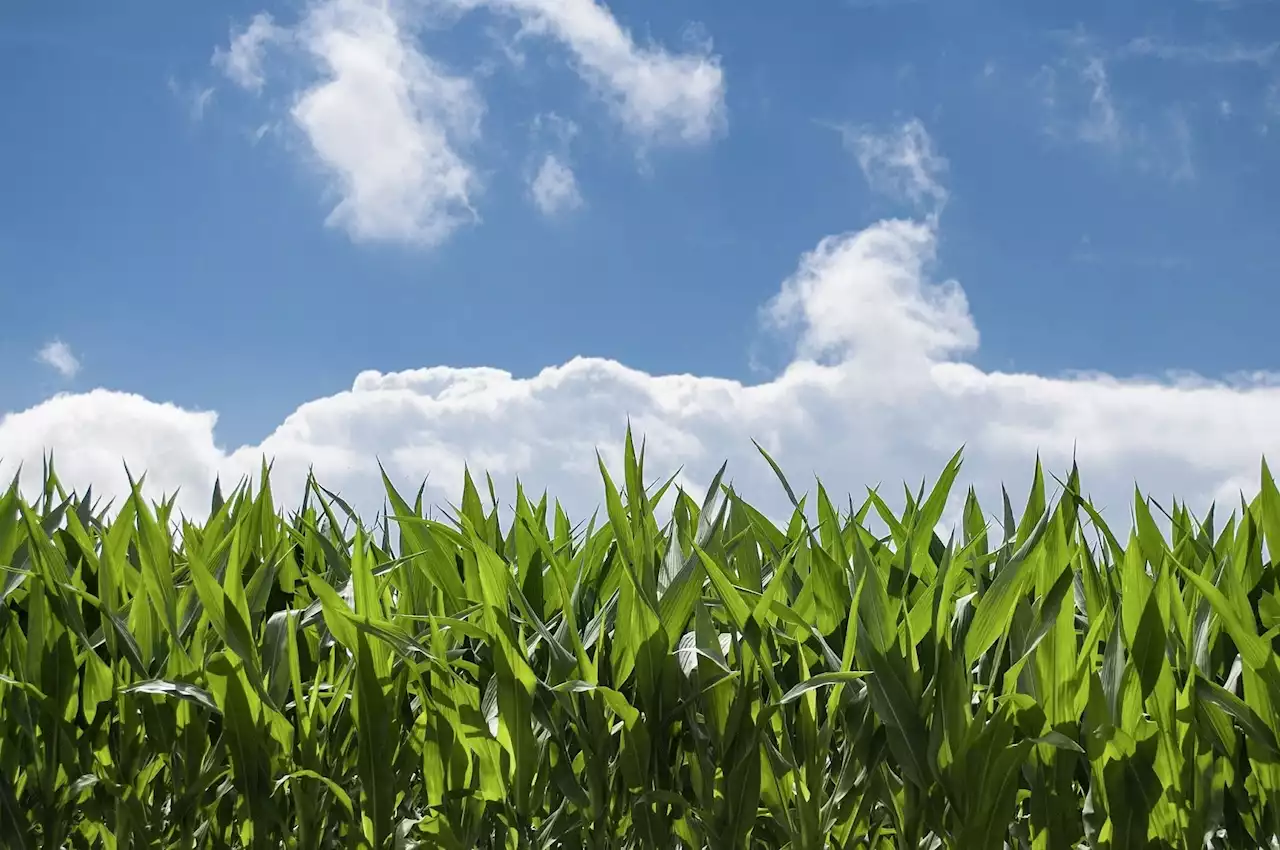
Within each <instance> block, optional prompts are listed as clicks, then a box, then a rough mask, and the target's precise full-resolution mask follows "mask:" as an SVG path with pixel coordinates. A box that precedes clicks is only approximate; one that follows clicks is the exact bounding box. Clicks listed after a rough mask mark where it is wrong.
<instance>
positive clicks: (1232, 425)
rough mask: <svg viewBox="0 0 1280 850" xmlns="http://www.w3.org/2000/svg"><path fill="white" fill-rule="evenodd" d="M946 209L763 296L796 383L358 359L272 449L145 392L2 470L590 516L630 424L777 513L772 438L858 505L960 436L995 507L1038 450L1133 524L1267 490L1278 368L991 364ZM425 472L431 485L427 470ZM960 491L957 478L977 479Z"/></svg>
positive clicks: (81, 404) (832, 243)
mask: <svg viewBox="0 0 1280 850" xmlns="http://www.w3.org/2000/svg"><path fill="white" fill-rule="evenodd" d="M939 226H940V225H939V220H938V218H937V217H936V216H929V217H927V218H926V219H925V220H923V221H917V220H908V219H890V220H884V221H879V222H875V223H873V224H871V225H869V226H867V227H865V228H863V229H861V230H857V231H851V232H849V233H843V234H834V235H831V236H828V237H827V238H825V239H823V240H821V241H820V242H819V243H818V244H817V246H816V247H815V248H814V249H813V250H811V251H810V252H809V253H807V254H806V255H805V256H804V257H802V258H801V259H800V261H799V263H798V267H797V269H796V271H795V272H794V274H793V275H791V277H790V278H788V279H787V280H786V281H784V282H782V284H781V287H780V290H779V292H778V294H777V295H776V296H775V298H774V299H772V300H771V301H770V302H769V303H768V304H766V305H765V306H764V308H763V311H764V315H765V318H766V320H767V321H768V322H769V323H770V324H771V325H773V326H775V327H777V328H785V329H787V331H788V332H789V333H791V334H793V335H794V337H795V350H794V355H793V356H792V358H791V362H790V363H789V364H788V365H787V366H786V367H785V369H783V370H782V371H781V373H780V374H778V375H777V376H775V377H773V378H771V379H769V380H765V381H762V382H759V383H744V382H741V381H736V380H729V379H725V378H719V377H713V376H699V375H692V374H680V375H654V374H649V373H646V372H643V371H639V370H636V369H632V368H629V367H627V366H625V365H624V364H622V363H619V362H616V361H613V360H606V359H598V358H575V359H573V360H571V361H569V362H567V363H564V364H561V365H556V366H550V367H548V368H545V369H543V370H541V371H539V372H537V373H535V374H531V375H525V376H517V375H512V374H510V373H508V372H505V371H501V370H497V369H486V368H451V367H442V366H437V367H432V368H424V369H416V370H408V371H403V372H391V373H382V372H376V371H368V372H363V373H361V374H359V375H358V376H356V377H355V380H354V381H353V383H352V384H351V386H350V389H347V390H345V391H342V392H338V393H335V394H334V395H330V396H325V397H321V398H317V399H314V400H312V401H310V402H307V403H306V404H303V405H302V406H300V407H299V408H298V409H297V410H296V411H294V412H293V413H292V414H291V415H289V416H288V417H287V418H286V419H285V420H284V421H283V422H282V423H281V424H280V425H279V426H278V427H277V428H275V429H274V430H273V431H272V432H271V433H270V434H268V435H266V437H265V438H264V439H263V440H261V441H260V442H256V443H253V444H248V445H242V446H235V447H225V446H222V445H220V444H219V442H218V440H217V437H216V424H217V418H216V416H215V415H214V414H213V413H211V412H201V411H189V410H184V409H180V408H178V407H174V406H172V405H167V404H162V403H158V402H155V401H151V400H148V399H145V398H141V397H139V396H136V395H129V394H125V393H118V392H109V391H106V390H95V391H94V392H92V393H85V394H78V395H70V394H64V395H60V396H57V397H55V398H53V399H50V400H48V401H46V402H44V403H42V404H39V405H36V406H35V407H33V408H30V409H28V410H25V411H21V412H14V413H11V414H9V415H7V416H5V417H4V418H3V419H2V420H0V458H3V461H0V478H3V477H4V476H5V475H11V474H12V470H13V467H14V465H15V464H17V463H20V462H22V461H27V463H26V466H25V467H24V469H25V473H24V474H25V475H26V476H27V477H26V478H25V479H24V481H25V483H26V484H27V485H28V486H33V485H34V484H35V481H34V478H33V476H35V475H37V474H38V470H39V468H40V463H39V460H40V458H41V456H42V453H43V452H44V451H45V450H47V449H50V448H52V449H54V450H55V453H56V454H55V460H56V462H57V465H58V467H59V469H60V471H61V473H62V474H63V476H64V478H65V480H66V481H67V482H68V483H70V484H72V485H75V486H79V487H81V488H83V487H84V486H85V485H87V484H89V483H90V482H92V483H93V485H94V491H95V492H116V493H118V492H120V488H122V487H123V481H124V478H123V471H122V467H121V460H122V459H127V460H128V462H129V465H130V469H131V470H132V471H133V472H134V473H135V474H137V473H139V472H141V471H142V470H148V471H149V475H150V478H149V479H148V480H149V482H150V483H151V484H152V485H153V486H154V487H155V488H156V492H159V491H165V492H173V491H174V489H175V488H178V487H179V486H181V487H182V495H181V497H180V498H179V505H180V506H181V507H183V509H184V510H187V511H189V512H193V513H199V512H201V511H203V510H206V509H207V508H206V505H207V497H208V492H209V487H210V486H211V484H212V481H213V479H214V477H215V476H216V475H221V476H222V478H223V480H224V483H225V482H227V481H229V480H236V479H238V478H239V477H240V476H242V475H252V474H253V473H255V472H256V470H257V468H258V464H259V463H260V461H261V459H262V457H263V456H264V455H265V456H266V457H268V458H271V459H273V460H274V464H275V466H274V475H275V482H276V485H277V487H280V488H283V490H282V491H281V492H285V493H289V492H296V490H295V489H291V488H299V487H300V486H301V484H302V482H303V480H304V477H305V475H306V473H307V470H308V468H311V467H314V469H315V471H316V474H317V475H318V477H320V478H321V479H322V481H323V482H325V483H326V485H327V486H330V487H331V488H335V489H337V490H339V491H340V492H341V493H342V494H343V495H344V497H346V498H348V499H349V500H351V501H353V502H354V503H355V504H356V505H357V506H359V507H360V508H361V509H363V510H364V511H368V512H370V513H372V512H374V511H376V510H377V509H378V508H380V506H381V504H382V497H381V484H380V480H379V476H378V467H377V460H381V461H382V463H383V464H384V465H385V466H386V468H387V470H388V472H389V474H390V475H391V477H392V479H393V480H394V481H396V482H397V483H398V484H400V485H402V486H404V487H407V488H416V486H417V485H418V484H419V483H420V482H421V481H422V479H423V478H427V479H428V488H427V496H428V499H429V501H430V502H432V503H434V504H436V505H440V506H443V505H446V504H448V503H450V502H452V503H456V501H457V498H458V492H459V486H460V481H461V475H462V469H463V464H464V463H466V464H469V465H470V466H471V468H472V469H473V470H477V471H478V470H487V471H489V472H490V473H492V475H493V477H494V480H495V482H496V483H497V484H498V485H499V486H500V493H501V494H503V495H504V496H505V497H506V498H508V499H509V498H510V495H511V493H512V483H513V481H514V479H515V477H516V476H519V477H520V478H521V480H522V481H523V482H524V483H525V485H526V487H527V488H530V489H533V490H535V491H541V490H542V489H543V488H546V489H548V490H549V491H550V492H551V494H553V495H554V496H555V497H558V498H560V499H561V500H562V502H563V503H564V504H565V505H566V507H567V508H568V509H570V510H572V511H573V512H574V514H575V515H578V516H582V515H584V513H586V512H590V511H591V510H593V509H595V508H596V507H597V506H598V504H599V495H600V492H601V491H600V483H599V478H598V472H597V470H596V466H595V455H594V452H595V451H596V450H597V449H599V450H601V452H602V454H603V456H604V457H605V459H606V462H607V463H609V464H610V465H611V466H612V467H613V468H614V469H615V470H617V469H618V462H619V458H620V445H621V439H622V436H623V432H624V429H625V427H626V423H627V421H628V419H629V420H630V422H631V424H632V426H633V427H634V429H635V431H636V433H637V435H641V436H643V437H645V438H646V439H647V442H648V446H647V457H648V463H649V472H650V475H652V476H659V475H665V474H669V473H671V472H674V471H675V470H676V469H677V468H680V469H681V470H682V479H681V481H682V484H683V485H684V486H686V487H688V488H690V489H691V490H694V491H697V489H698V488H699V487H705V486H706V485H707V483H708V482H709V480H710V477H711V475H712V474H713V473H714V471H715V469H716V468H717V467H718V466H719V465H720V463H721V462H723V461H724V460H726V459H727V460H729V461H730V467H729V468H730V473H729V475H730V476H731V478H732V479H733V481H734V484H735V486H736V487H737V488H738V489H739V490H740V491H741V492H744V493H745V494H747V495H748V496H749V497H750V498H751V499H752V500H753V501H758V502H760V504H761V506H762V507H763V508H764V509H766V510H767V511H769V512H770V513H772V514H774V515H784V514H785V513H786V511H787V510H788V505H787V501H786V497H785V495H784V494H783V493H782V491H781V489H780V487H779V486H778V484H777V482H776V481H775V479H774V478H773V474H772V472H771V471H770V470H769V468H768V467H767V465H766V464H765V463H764V462H763V461H762V460H761V459H760V458H759V456H758V455H757V454H756V453H755V449H754V447H753V446H752V444H751V441H752V440H753V439H754V440H756V441H758V442H759V443H760V444H761V445H763V446H764V447H765V448H766V449H767V450H769V451H770V452H771V453H772V454H774V456H775V457H776V458H777V459H778V460H779V462H780V463H781V464H782V465H783V467H784V469H785V470H786V471H787V472H788V474H789V477H790V478H791V480H792V483H793V484H794V485H796V487H797V489H798V490H800V491H804V490H805V489H807V486H806V485H807V484H809V483H810V482H811V481H812V478H811V477H810V476H811V475H812V474H813V473H818V474H820V475H821V476H822V478H823V481H824V482H825V484H826V485H827V487H828V489H829V490H830V491H832V492H835V493H846V492H851V493H853V496H854V498H855V500H858V499H859V495H860V494H861V492H862V490H861V488H862V487H863V486H864V485H876V484H877V483H882V484H884V485H885V486H886V494H887V495H892V494H893V493H894V492H898V491H899V490H900V485H901V482H902V481H903V480H906V481H908V482H910V483H911V484H912V486H913V489H914V487H915V486H918V484H919V482H920V481H921V480H922V479H924V478H926V477H929V478H932V477H933V476H934V475H936V474H937V472H938V471H939V470H940V469H941V466H942V464H943V463H944V462H945V461H946V459H947V458H948V457H949V456H950V455H951V454H952V453H954V452H955V451H956V450H957V449H958V448H959V447H960V446H961V445H963V446H964V447H965V456H966V467H965V473H964V475H963V479H964V481H965V483H968V484H972V485H974V486H975V487H976V489H977V490H978V493H979V495H980V496H981V497H983V498H984V500H985V501H986V504H987V506H988V508H989V509H993V510H994V509H995V508H997V507H998V504H999V502H998V501H997V500H998V498H999V492H1000V491H999V488H1000V485H1001V484H1002V483H1004V484H1007V485H1008V486H1009V489H1010V493H1011V494H1012V495H1013V497H1014V498H1015V499H1017V498H1019V494H1020V493H1025V492H1026V486H1027V485H1028V484H1029V481H1030V475H1031V472H1032V464H1033V462H1034V458H1035V455H1036V454H1037V453H1039V454H1040V455H1041V457H1042V458H1043V460H1044V462H1045V464H1046V466H1047V468H1048V469H1049V471H1051V472H1058V473H1060V474H1061V473H1065V472H1066V471H1067V470H1068V469H1069V467H1070V464H1071V460H1072V457H1073V455H1074V456H1076V457H1078V459H1079V462H1080V465H1081V470H1082V474H1083V480H1084V484H1085V487H1086V490H1087V491H1088V492H1089V493H1090V494H1091V495H1092V496H1093V497H1094V498H1095V500H1096V502H1097V503H1098V504H1099V505H1100V506H1101V507H1102V508H1103V510H1104V512H1105V514H1106V515H1107V516H1108V517H1109V518H1111V519H1112V520H1114V521H1115V522H1117V523H1118V524H1120V525H1122V526H1123V525H1124V524H1126V522H1127V518H1128V511H1129V505H1130V504H1131V499H1132V493H1133V486H1134V483H1135V481H1136V482H1137V483H1139V484H1140V485H1141V486H1142V488H1143V490H1144V491H1147V492H1151V493H1153V494H1155V495H1156V496H1157V497H1159V498H1162V499H1164V500H1166V501H1167V498H1168V497H1169V496H1170V495H1171V494H1176V495H1177V496H1178V497H1179V498H1180V499H1184V500H1188V501H1189V502H1190V504H1191V505H1192V507H1193V508H1200V509H1203V508H1204V507H1206V506H1207V504H1208V502H1209V501H1210V500H1213V499H1217V500H1220V501H1225V505H1224V508H1227V509H1229V508H1231V507H1233V506H1234V505H1235V504H1236V503H1235V502H1234V499H1235V497H1236V495H1237V492H1238V491H1239V490H1240V489H1242V488H1243V489H1245V490H1246V491H1248V490H1251V489H1252V488H1253V487H1254V486H1255V482H1256V481H1257V469H1258V463H1259V460H1260V458H1261V456H1262V455H1263V453H1265V452H1268V451H1270V452H1271V453H1272V454H1273V456H1274V455H1275V453H1276V450H1277V449H1278V448H1280V440H1278V438H1277V437H1276V435H1275V432H1274V429H1272V428H1269V427H1268V426H1267V423H1269V422H1272V421H1275V419H1276V418H1277V417H1278V416H1280V382H1278V381H1277V380H1276V379H1275V377H1274V376H1269V375H1265V374H1261V375H1253V376H1243V377H1234V378H1230V379H1222V380H1210V379H1205V378H1198V377H1188V376H1170V377H1164V378H1160V377H1148V378H1120V377H1115V376H1111V375H1105V374H1071V375H1037V374H1028V373H1017V372H1003V371H997V370H987V369H983V368H980V367H979V366H977V365H975V364H974V363H973V362H970V361H968V360H966V357H970V356H971V355H972V354H973V353H974V352H975V351H976V348H977V345H978V341H979V335H978V330H977V323H976V320H975V318H974V316H973V315H972V314H971V312H970V310H969V308H968V305H967V302H966V300H965V297H964V292H963V290H962V289H961V287H960V285H959V283H958V282H955V281H950V280H947V279H945V278H942V279H939V277H938V276H937V275H936V273H935V266H936V259H935V255H936V252H937V241H938V227H939ZM428 476H429V477H428ZM959 492H962V490H960V491H959Z"/></svg>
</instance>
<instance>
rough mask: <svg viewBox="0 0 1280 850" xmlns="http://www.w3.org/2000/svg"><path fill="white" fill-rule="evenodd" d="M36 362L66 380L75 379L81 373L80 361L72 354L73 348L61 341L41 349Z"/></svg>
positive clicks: (57, 340) (52, 342)
mask: <svg viewBox="0 0 1280 850" xmlns="http://www.w3.org/2000/svg"><path fill="white" fill-rule="evenodd" d="M36 360H38V361H40V362H41V363H43V364H44V365H46V366H48V367H50V368H51V369H53V370H55V371H56V372H57V373H58V374H59V375H61V376H62V377H64V378H74V377H75V376H76V373H77V372H79V371H80V361H79V360H78V359H77V358H76V356H75V355H74V354H73V353H72V352H71V346H69V345H67V344H66V343H65V342H63V341H62V340H60V339H55V340H53V341H51V342H49V343H47V344H46V345H45V346H44V347H43V348H41V349H40V351H38V352H37V353H36Z"/></svg>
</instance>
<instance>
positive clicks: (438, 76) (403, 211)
mask: <svg viewBox="0 0 1280 850" xmlns="http://www.w3.org/2000/svg"><path fill="white" fill-rule="evenodd" d="M478 8H487V9H490V10H492V11H494V12H497V13H499V14H508V15H514V16H515V17H517V18H518V19H519V20H520V22H521V26H522V28H523V31H524V32H525V33H526V34H529V35H535V36H536V35H545V36H547V37H549V38H551V39H554V40H556V41H558V42H560V43H562V44H564V45H565V46H566V47H567V48H568V49H569V51H570V52H571V53H572V54H573V56H574V58H575V60H576V68H577V70H578V72H579V73H580V74H581V76H582V77H583V78H584V79H585V80H587V82H588V83H589V84H590V85H591V86H592V87H593V88H594V89H595V90H596V91H597V92H598V93H599V94H600V95H601V97H602V98H604V99H605V100H606V101H607V102H608V103H609V104H610V105H611V107H612V109H613V111H614V112H615V114H616V115H617V116H618V118H619V119H620V120H621V122H622V123H623V124H624V125H625V126H626V127H627V129H628V130H630V131H631V132H632V133H634V134H635V135H636V136H637V138H638V139H640V141H641V142H642V143H643V144H644V145H650V144H658V143H699V142H705V141H707V140H709V139H711V138H712V137H713V136H714V135H715V134H716V132H717V131H718V130H720V129H721V128H722V127H723V126H724V120H725V119H724V88H725V84H724V74H723V71H722V70H721V68H720V64H719V60H718V58H717V57H715V56H713V55H712V54H711V53H710V51H709V48H698V49H691V50H690V51H687V52H682V53H679V52H671V51H668V50H665V49H663V48H661V47H657V46H642V45H640V44H637V42H636V41H635V40H634V39H633V38H632V36H631V35H630V34H629V33H628V32H627V31H626V30H625V29H624V28H623V27H622V26H621V25H620V24H619V23H618V21H617V19H616V18H614V16H613V15H612V13H610V12H609V11H608V9H606V8H605V7H604V6H602V5H600V4H598V3H596V2H595V1H594V0H568V2H564V0H435V2H432V3H421V2H394V3H393V2H386V0H309V2H308V3H307V4H306V5H305V6H304V7H303V15H302V17H301V20H299V21H298V22H297V23H296V24H294V25H291V26H282V25H280V24H277V23H276V21H275V20H274V19H273V18H272V17H271V16H270V15H268V14H266V13H262V14H259V15H257V16H255V17H254V18H253V19H252V21H250V23H249V24H248V25H247V26H245V27H244V28H243V29H240V30H234V31H233V32H232V37H231V40H230V43H229V45H228V46H226V47H219V48H218V49H217V50H215V52H214V54H213V60H212V61H213V64H214V65H215V66H216V67H218V68H219V69H220V70H222V72H223V73H224V74H226V75H227V77H229V78H230V79H231V80H232V81H233V82H235V83H236V84H237V85H239V86H241V87H242V88H245V89H248V90H250V91H255V92H257V91H261V90H262V89H263V88H264V86H265V85H266V84H267V82H268V80H269V78H270V77H271V73H269V72H271V71H273V70H275V68H274V66H272V65H271V64H270V63H268V61H267V59H268V53H269V51H270V50H272V49H278V51H279V52H280V53H281V55H282V56H284V57H287V58H288V60H289V61H290V62H291V63H295V64H296V63H297V62H298V61H299V60H300V61H301V62H302V63H303V65H304V66H305V67H306V68H307V69H309V71H310V72H312V74H313V77H314V79H313V81H312V82H310V83H308V84H306V85H304V87H303V88H301V89H300V90H297V91H296V92H295V93H294V96H293V98H292V106H291V108H290V110H289V116H288V117H289V118H290V119H291V120H292V125H293V127H294V128H295V129H296V130H298V131H300V132H301V134H302V137H303V138H304V139H305V142H306V146H307V147H308V148H309V149H310V151H311V153H312V154H313V155H314V159H315V162H316V163H317V164H318V166H319V167H320V169H321V171H322V172H323V173H324V174H325V175H326V177H327V178H328V180H329V181H330V185H331V187H332V190H333V194H334V195H335V196H336V197H337V199H338V200H337V202H336V205H335V206H334V208H333V210H332V212H331V213H330V215H329V217H328V223H329V224H330V225H333V226H336V227H340V228H342V229H343V230H345V231H346V232H347V233H348V234H349V235H351V236H352V237H353V238H354V239H357V240H388V241H396V242H404V243H410V244H416V245H420V246H426V247H431V246H435V245H438V244H439V243H440V242H442V241H444V240H445V239H447V238H448V237H449V235H450V234H452V233H453V232H454V231H456V230H457V229H458V228H459V227H462V226H464V225H466V224H469V223H473V222H475V221H477V220H478V218H479V216H478V214H477V212H476V203H475V201H476V197H477V195H478V194H479V192H480V190H481V186H480V179H479V176H478V174H479V171H478V169H477V167H476V166H475V164H473V162H472V161H471V160H470V158H469V154H468V150H469V148H470V146H471V145H472V143H474V142H475V141H477V140H478V139H479V137H480V126H481V118H482V116H483V114H484V112H485V104H484V100H483V98H482V97H481V95H480V92H479V90H478V89H477V87H476V85H475V84H474V82H473V81H472V79H471V78H469V77H468V76H465V75H462V74H460V73H456V72H452V71H450V70H449V69H447V68H446V67H445V66H444V65H443V64H442V63H440V62H439V61H437V60H436V59H434V58H433V57H431V56H429V55H428V54H427V53H426V52H424V50H423V49H422V46H421V43H420V40H419V39H418V37H417V36H418V30H419V29H421V27H422V26H423V25H424V22H425V21H426V20H427V19H428V18H430V19H431V20H433V21H436V22H437V23H438V22H439V21H438V20H437V18H438V17H439V15H438V13H439V12H440V11H441V10H442V9H443V10H449V11H450V12H451V13H453V14H456V13H458V12H460V11H461V12H465V11H469V10H472V9H478ZM289 67H290V68H292V67H293V65H292V64H291V65H290V66H289ZM278 76H280V77H282V78H285V79H295V78H296V76H297V75H296V74H292V73H290V74H285V73H281V74H279V75H278ZM559 165H560V166H561V168H559V169H557V168H555V165H554V164H553V165H552V166H551V169H552V170H551V171H548V172H547V175H548V177H547V179H548V181H550V180H552V179H555V178H560V183H558V184H555V185H557V186H559V187H560V190H561V191H562V192H563V191H566V189H567V184H566V183H565V182H564V179H563V178H564V177H565V176H566V173H565V171H564V168H567V165H566V164H565V163H564V161H563V158H560V160H559ZM547 185H548V186H549V187H550V186H551V185H552V184H550V183H548V184H547ZM560 197H561V200H562V202H563V201H565V200H568V199H570V198H572V197H573V196H572V195H569V194H564V195H562V196H560Z"/></svg>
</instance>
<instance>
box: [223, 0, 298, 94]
mask: <svg viewBox="0 0 1280 850" xmlns="http://www.w3.org/2000/svg"><path fill="white" fill-rule="evenodd" d="M285 37H287V32H286V31H285V30H283V29H281V28H280V27H277V26H276V24H275V21H274V19H273V18H272V17H271V16H270V15H268V14H266V13H265V12H262V13H259V14H257V15H254V16H253V20H251V21H250V22H249V25H248V26H247V27H245V28H244V29H243V30H240V31H239V32H236V31H235V30H232V32H231V44H230V46H228V47H226V48H223V47H218V48H216V49H215V50H214V51H213V59H212V62H213V65H214V67H216V68H218V69H219V70H221V71H222V72H223V73H224V74H226V75H227V77H228V79H230V80H231V81H232V82H233V83H235V84H236V85H238V86H240V87H241V88H244V89H248V90H249V91H255V92H256V91H261V90H262V86H263V84H264V83H265V82H266V78H265V76H264V74H263V70H262V62H263V58H264V55H265V53H266V50H267V48H268V47H269V46H270V45H271V44H272V43H273V42H276V41H279V40H281V39H283V38H285Z"/></svg>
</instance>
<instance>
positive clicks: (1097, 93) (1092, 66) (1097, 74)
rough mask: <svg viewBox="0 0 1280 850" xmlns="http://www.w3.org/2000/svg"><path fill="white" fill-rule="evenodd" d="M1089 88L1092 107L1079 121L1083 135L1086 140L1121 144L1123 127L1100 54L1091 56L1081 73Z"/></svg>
mask: <svg viewBox="0 0 1280 850" xmlns="http://www.w3.org/2000/svg"><path fill="white" fill-rule="evenodd" d="M1080 76H1081V78H1082V79H1083V80H1084V82H1085V83H1086V85H1087V86H1088V88H1089V108H1088V110H1087V112H1086V113H1085V117H1084V119H1083V120H1082V121H1081V122H1080V137H1081V138H1082V139H1084V140H1085V141H1086V142H1094V143H1095V144H1100V145H1106V146H1110V147H1114V146H1116V145H1119V144H1120V141H1121V137H1122V135H1123V133H1124V129H1123V127H1122V126H1121V123H1120V113H1119V111H1118V110H1117V109H1116V105H1115V101H1113V100H1112V99H1111V81H1110V79H1109V77H1108V76H1107V66H1106V63H1105V62H1103V60H1102V58H1101V57H1100V56H1090V57H1089V58H1088V59H1087V60H1086V61H1085V63H1084V68H1083V69H1082V70H1081V72H1080Z"/></svg>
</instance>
